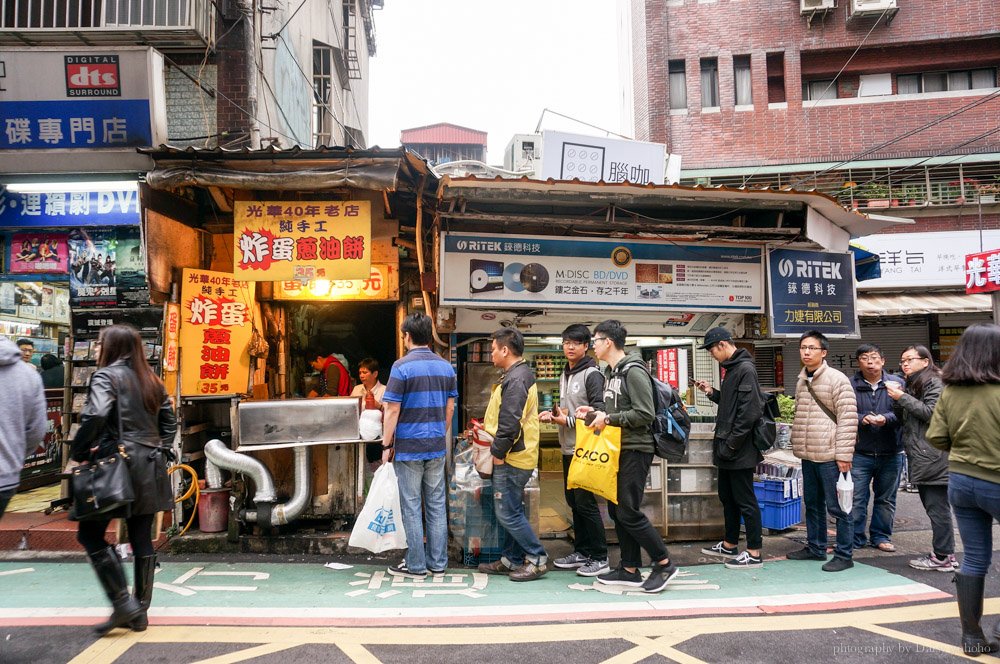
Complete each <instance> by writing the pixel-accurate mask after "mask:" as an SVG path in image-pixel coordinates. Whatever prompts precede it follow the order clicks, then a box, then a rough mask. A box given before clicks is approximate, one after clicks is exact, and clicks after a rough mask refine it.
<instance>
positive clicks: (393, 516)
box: [347, 463, 406, 553]
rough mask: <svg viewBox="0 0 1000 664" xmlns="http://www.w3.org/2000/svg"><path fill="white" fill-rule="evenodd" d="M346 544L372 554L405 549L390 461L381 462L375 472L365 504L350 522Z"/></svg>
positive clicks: (396, 488)
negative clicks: (351, 524)
mask: <svg viewBox="0 0 1000 664" xmlns="http://www.w3.org/2000/svg"><path fill="white" fill-rule="evenodd" d="M347 544H348V545H349V546H356V547H358V548H359V549H367V550H368V551H371V552H372V553H382V552H383V551H389V550H391V549H405V548H406V531H405V530H403V516H402V514H400V512H399V486H398V485H397V484H396V471H395V470H394V469H393V467H392V464H391V463H385V464H382V465H381V466H379V468H378V470H376V471H375V476H374V477H373V478H372V485H371V488H369V490H368V498H366V499H365V506H364V507H362V508H361V514H359V515H358V520H357V521H355V522H354V530H352V531H351V539H349V540H348V541H347Z"/></svg>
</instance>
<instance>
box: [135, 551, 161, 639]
mask: <svg viewBox="0 0 1000 664" xmlns="http://www.w3.org/2000/svg"><path fill="white" fill-rule="evenodd" d="M155 573H156V556H155V555H153V556H137V557H136V559H135V591H134V592H133V595H134V596H135V599H136V600H137V601H138V602H139V606H140V607H142V615H140V616H139V617H138V618H136V619H135V620H133V621H132V630H133V631H136V632H142V631H143V630H145V629H146V627H148V626H149V619H148V618H147V617H146V611H147V610H148V609H149V603H150V600H152V598H153V574H155Z"/></svg>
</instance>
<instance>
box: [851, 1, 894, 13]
mask: <svg viewBox="0 0 1000 664" xmlns="http://www.w3.org/2000/svg"><path fill="white" fill-rule="evenodd" d="M850 3H851V4H850V11H849V15H850V16H875V15H879V14H881V13H883V12H885V11H889V12H892V13H895V11H896V0H850Z"/></svg>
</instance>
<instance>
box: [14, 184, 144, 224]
mask: <svg viewBox="0 0 1000 664" xmlns="http://www.w3.org/2000/svg"><path fill="white" fill-rule="evenodd" d="M139 221H140V216H139V192H138V191H137V190H135V189H125V190H119V191H82V192H74V191H49V192H43V193H30V194H29V193H20V192H17V193H15V192H11V191H6V192H4V193H3V194H0V228H59V227H69V228H75V227H80V226H137V225H138V224H139Z"/></svg>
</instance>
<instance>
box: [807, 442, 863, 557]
mask: <svg viewBox="0 0 1000 664" xmlns="http://www.w3.org/2000/svg"><path fill="white" fill-rule="evenodd" d="M839 475H840V471H839V470H837V462H836V461H823V462H820V463H817V462H815V461H808V460H806V459H803V460H802V495H803V497H804V498H805V501H806V539H807V541H808V542H809V550H810V551H812V552H813V554H814V555H817V556H826V513H827V512H829V513H830V516H832V517H833V518H835V519H836V520H837V544H836V546H835V547H834V549H833V555H834V557H835V558H845V559H847V560H850V559H851V557H852V550H853V547H852V544H853V543H854V521H852V520H851V515H850V513H848V512H845V511H844V510H842V509H840V504H839V503H838V502H837V478H838V476H839Z"/></svg>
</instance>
